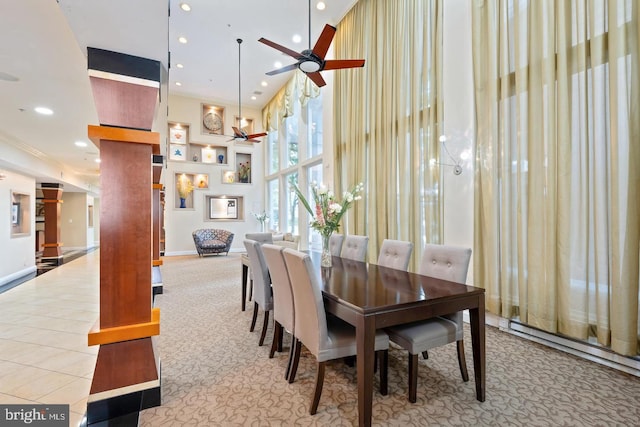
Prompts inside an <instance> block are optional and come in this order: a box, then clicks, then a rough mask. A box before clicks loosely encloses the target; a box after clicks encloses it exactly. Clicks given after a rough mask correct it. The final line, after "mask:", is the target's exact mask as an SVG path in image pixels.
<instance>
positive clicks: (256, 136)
mask: <svg viewBox="0 0 640 427" xmlns="http://www.w3.org/2000/svg"><path fill="white" fill-rule="evenodd" d="M262 136H267V134H266V133H265V132H262V133H254V134H251V135H247V138H248V139H252V138H260V137H262Z"/></svg>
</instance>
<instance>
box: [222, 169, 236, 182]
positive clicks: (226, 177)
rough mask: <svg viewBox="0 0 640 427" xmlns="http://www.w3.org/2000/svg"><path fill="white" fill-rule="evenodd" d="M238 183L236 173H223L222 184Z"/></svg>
mask: <svg viewBox="0 0 640 427" xmlns="http://www.w3.org/2000/svg"><path fill="white" fill-rule="evenodd" d="M234 182H236V171H224V172H222V183H223V184H233V183H234Z"/></svg>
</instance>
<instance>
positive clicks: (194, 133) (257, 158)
mask: <svg viewBox="0 0 640 427" xmlns="http://www.w3.org/2000/svg"><path fill="white" fill-rule="evenodd" d="M202 103H207V104H213V105H219V106H223V107H225V112H224V129H225V134H227V135H231V134H232V132H231V126H232V123H233V120H234V117H235V116H236V115H237V114H238V106H237V105H227V104H224V103H219V102H215V101H211V100H207V99H199V98H197V99H196V98H188V97H181V96H173V95H172V96H170V97H169V104H170V108H169V121H170V122H179V123H183V124H188V125H189V132H190V135H189V138H190V141H191V142H193V141H197V142H203V143H210V144H212V145H218V146H220V145H224V146H226V147H227V165H218V164H215V163H212V164H203V163H198V162H192V161H171V160H168V159H167V162H166V164H167V167H166V168H165V169H164V170H163V172H162V178H161V181H162V183H163V184H164V186H165V201H166V202H165V255H167V256H171V255H180V254H193V253H196V250H195V246H194V244H193V238H192V237H191V233H192V232H193V231H194V230H196V229H198V228H223V229H225V230H229V231H231V232H232V233H234V234H235V237H234V240H233V245H232V248H231V250H232V251H242V252H244V246H243V244H242V241H243V240H244V235H245V234H246V233H248V232H255V231H258V230H259V224H258V222H257V221H256V220H255V218H254V217H253V216H252V215H251V212H252V211H257V210H262V209H263V208H264V194H265V187H264V180H263V177H264V143H255V144H252V145H246V144H237V143H235V142H233V141H231V142H229V141H228V140H229V139H231V138H230V137H229V136H211V135H203V134H202V133H201V125H200V123H201V121H202V119H201V115H202V114H201V108H202V107H201V104H202ZM242 113H243V116H245V117H249V118H253V121H254V130H255V131H256V132H260V131H261V129H262V112H261V111H259V110H255V109H250V108H245V107H243V108H242ZM236 151H238V152H243V153H251V155H252V161H251V163H252V166H251V167H252V172H251V174H252V183H251V184H241V183H234V184H223V183H222V172H223V171H225V170H230V169H233V166H232V165H234V164H235V152H236ZM181 172H185V173H193V174H198V173H206V174H208V175H209V188H208V189H205V190H200V189H197V188H196V189H195V190H194V191H193V202H194V206H193V209H180V208H177V207H176V206H175V197H176V196H175V186H174V179H175V174H176V173H181ZM207 195H209V196H210V195H228V196H238V197H240V196H241V197H243V198H244V220H224V221H209V220H205V218H206V216H207V213H208V212H207V208H208V207H207V206H206V203H205V197H206V196H207Z"/></svg>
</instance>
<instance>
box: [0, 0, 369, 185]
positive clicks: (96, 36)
mask: <svg viewBox="0 0 640 427" xmlns="http://www.w3.org/2000/svg"><path fill="white" fill-rule="evenodd" d="M356 1H357V0H324V3H325V4H326V8H325V9H324V10H318V9H317V8H316V4H317V2H318V0H311V27H309V3H308V0H270V1H265V0H186V1H179V0H170V1H160V0H136V1H130V0H109V1H105V0H58V1H56V0H20V1H14V2H10V3H7V4H5V5H4V6H3V11H2V14H0V28H2V34H3V37H2V42H1V43H0V144H1V143H2V142H7V143H9V144H11V145H15V146H18V147H20V148H22V149H25V150H27V151H28V152H30V153H31V154H32V155H34V156H36V157H39V158H41V159H43V160H44V161H46V162H49V163H52V162H53V164H59V165H60V169H64V170H65V171H67V172H68V173H67V176H66V177H61V180H62V181H64V180H65V179H68V177H69V174H72V175H75V178H76V179H75V181H76V182H78V183H80V184H85V183H86V184H91V185H94V186H95V185H97V182H98V176H99V164H98V163H96V162H95V159H96V158H98V157H99V153H98V150H97V149H96V148H95V147H94V146H93V144H91V142H90V141H89V140H88V139H87V137H86V135H87V125H88V124H97V123H98V120H97V115H96V112H95V107H94V104H93V97H92V94H91V88H90V86H89V79H88V77H87V64H86V48H87V47H88V46H90V47H97V48H101V49H107V50H112V51H117V52H122V53H127V54H131V55H136V56H141V57H144V58H149V59H154V60H158V61H161V62H162V64H163V65H164V67H165V68H166V69H167V70H168V71H169V82H168V90H169V92H170V93H172V94H181V95H185V96H192V97H196V98H200V99H203V100H209V101H218V102H221V103H225V104H230V105H237V103H238V71H239V70H238V43H237V41H236V39H238V38H240V39H243V43H242V45H241V55H242V57H241V58H242V61H241V70H240V72H241V77H242V78H241V83H242V85H241V86H242V92H241V102H242V105H243V106H245V105H246V106H250V107H254V108H261V107H262V106H263V105H264V104H265V103H266V102H267V101H269V99H270V98H271V97H272V96H273V94H274V93H275V92H276V91H277V90H278V89H279V88H280V87H281V86H282V85H283V84H284V83H285V82H286V81H287V80H288V79H289V78H290V77H291V73H290V72H288V73H284V74H281V75H278V76H266V75H265V72H267V71H271V70H273V69H274V68H276V66H275V65H274V63H275V62H276V61H280V62H281V63H282V65H288V64H291V63H293V62H295V61H294V60H293V59H292V58H290V57H287V56H285V55H283V54H281V53H279V52H278V51H276V50H275V49H272V48H270V47H268V46H265V45H263V44H261V43H259V42H258V39H259V38H260V37H265V38H267V39H269V40H272V41H274V42H276V43H279V44H281V45H284V46H286V47H289V48H291V49H293V50H295V51H301V50H303V49H306V48H308V47H309V28H310V29H311V44H313V43H314V42H315V40H316V39H317V37H318V35H319V34H320V32H321V30H322V28H323V26H324V24H327V23H328V24H332V25H336V24H337V23H338V22H339V21H340V20H341V19H342V17H343V16H344V14H345V13H346V12H347V11H348V10H349V9H350V8H351V7H352V6H353V4H354V3H355V2H356ZM181 3H188V4H189V5H190V6H191V11H189V12H185V11H183V10H182V9H181V8H180V4H181ZM169 12H170V13H169ZM169 15H170V16H169ZM295 34H298V35H299V36H301V41H300V42H299V43H295V42H294V41H293V40H292V38H293V36H294V35H295ZM181 36H183V37H186V38H187V40H188V43H186V44H181V43H180V42H178V38H179V37H181ZM169 53H170V55H171V64H169ZM328 57H329V56H328ZM178 63H179V64H182V65H183V68H178V67H177V64H178ZM15 79H17V80H15ZM263 81H264V82H266V83H267V86H263V85H262V84H261V83H262V82H263ZM178 82H179V83H181V86H177V85H176V83H178ZM252 96H255V98H256V99H255V100H254V99H251V97H252ZM37 106H46V107H48V108H50V109H52V110H53V114H52V115H50V116H42V115H39V114H38V113H36V112H34V108H35V107H37ZM76 141H85V142H87V143H88V146H87V147H85V148H79V147H77V146H75V145H74V143H75V142H76ZM1 168H7V169H16V170H20V167H19V165H15V164H9V163H8V162H7V161H6V160H5V159H2V158H0V169H1ZM22 171H23V172H24V173H29V174H32V175H36V176H37V178H38V180H39V181H42V180H46V181H53V180H55V178H57V177H52V176H50V175H43V176H39V175H37V171H32V170H28V169H23V170H22ZM73 181H74V180H72V182H73ZM71 187H72V188H73V186H71ZM79 187H80V188H82V187H83V185H80V186H79ZM85 188H86V187H85Z"/></svg>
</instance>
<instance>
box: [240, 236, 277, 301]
mask: <svg viewBox="0 0 640 427" xmlns="http://www.w3.org/2000/svg"><path fill="white" fill-rule="evenodd" d="M260 246H261V244H260V243H259V242H256V241H255V240H249V239H246V240H245V241H244V247H245V248H246V250H247V256H248V257H249V265H250V266H251V273H252V275H253V298H254V300H255V302H257V303H258V305H259V306H260V307H262V309H263V310H271V309H272V308H273V299H272V298H271V279H270V278H269V269H268V268H267V263H266V262H265V259H264V254H263V253H262V248H261V247H260Z"/></svg>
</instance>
